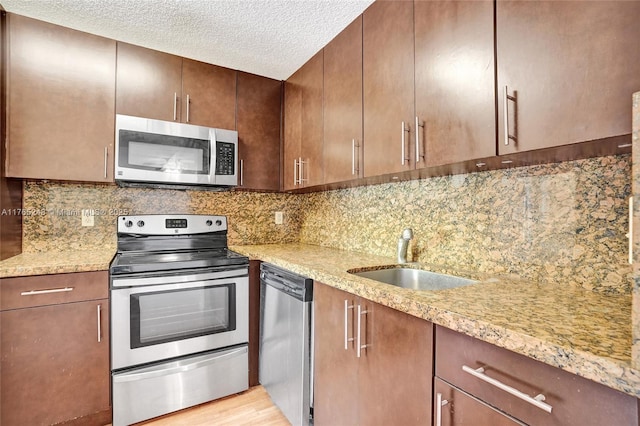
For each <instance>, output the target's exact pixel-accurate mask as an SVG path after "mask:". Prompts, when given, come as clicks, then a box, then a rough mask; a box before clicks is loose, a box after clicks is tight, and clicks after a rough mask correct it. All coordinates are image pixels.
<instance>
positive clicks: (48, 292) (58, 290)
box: [20, 287, 73, 296]
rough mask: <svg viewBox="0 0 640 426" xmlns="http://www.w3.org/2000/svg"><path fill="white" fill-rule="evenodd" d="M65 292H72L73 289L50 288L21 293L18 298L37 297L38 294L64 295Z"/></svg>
mask: <svg viewBox="0 0 640 426" xmlns="http://www.w3.org/2000/svg"><path fill="white" fill-rule="evenodd" d="M67 291H73V287H64V288H51V289H47V290H30V291H23V292H22V293H20V296H37V295H39V294H51V293H64V292H67Z"/></svg>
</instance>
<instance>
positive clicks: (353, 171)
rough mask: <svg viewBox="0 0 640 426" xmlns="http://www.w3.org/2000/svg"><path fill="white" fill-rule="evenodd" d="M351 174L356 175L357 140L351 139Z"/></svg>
mask: <svg viewBox="0 0 640 426" xmlns="http://www.w3.org/2000/svg"><path fill="white" fill-rule="evenodd" d="M351 174H352V175H355V174H356V140H355V139H351Z"/></svg>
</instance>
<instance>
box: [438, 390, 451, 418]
mask: <svg viewBox="0 0 640 426" xmlns="http://www.w3.org/2000/svg"><path fill="white" fill-rule="evenodd" d="M448 403H449V401H447V400H446V399H442V394H441V393H437V394H436V426H442V407H444V406H445V405H447V404H448Z"/></svg>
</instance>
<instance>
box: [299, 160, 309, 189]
mask: <svg viewBox="0 0 640 426" xmlns="http://www.w3.org/2000/svg"><path fill="white" fill-rule="evenodd" d="M306 163H307V162H306V161H303V160H302V157H300V159H299V160H298V166H299V167H300V178H299V180H298V182H300V185H304V182H307V181H308V180H309V179H308V178H307V179H305V177H304V165H305V164H306Z"/></svg>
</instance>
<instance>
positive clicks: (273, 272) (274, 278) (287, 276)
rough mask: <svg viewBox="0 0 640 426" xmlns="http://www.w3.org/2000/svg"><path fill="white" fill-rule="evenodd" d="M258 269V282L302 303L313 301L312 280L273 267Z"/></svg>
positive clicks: (263, 266)
mask: <svg viewBox="0 0 640 426" xmlns="http://www.w3.org/2000/svg"><path fill="white" fill-rule="evenodd" d="M265 266H267V265H264V264H263V265H262V266H261V268H260V281H261V282H262V283H264V284H265V285H268V286H271V287H273V288H274V289H276V290H278V291H281V292H283V293H286V294H288V295H290V296H292V297H295V298H296V299H298V300H301V301H303V302H309V301H311V300H313V280H312V279H310V278H306V277H303V276H301V275H297V274H294V273H292V272H290V271H284V270H279V269H275V268H273V267H269V266H270V265H269V266H267V267H265Z"/></svg>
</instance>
